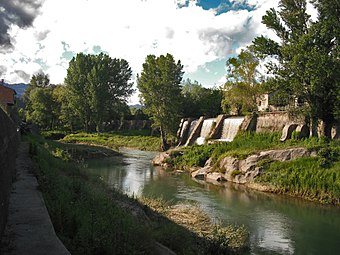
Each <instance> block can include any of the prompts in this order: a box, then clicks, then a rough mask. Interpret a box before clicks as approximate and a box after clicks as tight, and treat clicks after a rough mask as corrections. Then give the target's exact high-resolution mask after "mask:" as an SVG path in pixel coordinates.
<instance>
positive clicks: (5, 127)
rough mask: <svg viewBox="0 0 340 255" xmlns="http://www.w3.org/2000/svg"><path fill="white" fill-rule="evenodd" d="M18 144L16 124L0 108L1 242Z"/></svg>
mask: <svg viewBox="0 0 340 255" xmlns="http://www.w3.org/2000/svg"><path fill="white" fill-rule="evenodd" d="M18 142H19V136H18V133H17V129H16V126H15V124H14V122H13V121H12V120H11V119H10V118H9V117H8V116H7V114H6V113H5V112H4V111H3V110H2V109H1V108H0V240H1V236H2V234H3V231H4V228H5V225H6V221H7V211H8V203H9V195H10V191H11V186H12V180H13V179H14V177H15V157H16V152H17V147H18Z"/></svg>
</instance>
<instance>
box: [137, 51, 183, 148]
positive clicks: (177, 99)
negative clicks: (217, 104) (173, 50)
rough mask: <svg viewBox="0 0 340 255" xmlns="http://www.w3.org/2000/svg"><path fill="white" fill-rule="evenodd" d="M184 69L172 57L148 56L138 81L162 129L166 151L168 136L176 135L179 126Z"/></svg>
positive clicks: (155, 122) (156, 124)
mask: <svg viewBox="0 0 340 255" xmlns="http://www.w3.org/2000/svg"><path fill="white" fill-rule="evenodd" d="M182 69H183V66H182V64H181V62H180V61H178V62H177V63H176V62H175V60H174V58H173V56H172V55H171V54H167V55H165V56H164V55H161V56H159V57H156V56H155V55H148V56H147V57H146V59H145V62H144V64H143V70H142V72H141V74H140V75H138V77H137V87H138V89H139V91H140V93H141V94H140V98H141V102H142V104H144V106H145V112H146V113H147V114H148V115H149V116H150V117H151V119H152V121H153V126H154V127H156V128H159V129H160V133H161V139H162V149H163V150H165V149H167V144H166V134H167V133H170V134H175V132H176V129H177V127H178V123H179V118H180V112H181V103H182V94H181V85H180V84H181V80H182V76H183V72H182Z"/></svg>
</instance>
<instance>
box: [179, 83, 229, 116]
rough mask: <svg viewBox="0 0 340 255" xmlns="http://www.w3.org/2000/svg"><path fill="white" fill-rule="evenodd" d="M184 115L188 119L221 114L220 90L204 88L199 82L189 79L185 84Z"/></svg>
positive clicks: (183, 90)
mask: <svg viewBox="0 0 340 255" xmlns="http://www.w3.org/2000/svg"><path fill="white" fill-rule="evenodd" d="M182 94H183V97H184V102H183V115H184V116H186V117H199V116H206V117H213V116H217V115H218V114H220V113H221V111H222V109H221V101H222V92H221V90H220V89H214V88H204V87H203V86H202V85H201V84H199V83H198V82H197V81H194V82H192V81H191V80H190V79H187V80H186V81H185V82H184V83H183V88H182Z"/></svg>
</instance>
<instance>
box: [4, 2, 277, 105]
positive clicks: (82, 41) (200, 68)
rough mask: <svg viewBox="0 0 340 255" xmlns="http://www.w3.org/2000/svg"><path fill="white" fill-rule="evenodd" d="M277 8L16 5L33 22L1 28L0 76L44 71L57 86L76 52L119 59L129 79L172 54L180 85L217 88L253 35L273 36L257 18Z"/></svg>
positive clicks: (10, 78) (20, 78)
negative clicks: (150, 59) (151, 58)
mask: <svg viewBox="0 0 340 255" xmlns="http://www.w3.org/2000/svg"><path fill="white" fill-rule="evenodd" d="M39 1H40V2H39ZM37 2H39V3H40V5H37ZM29 3H31V5H30V4H29ZM277 3H278V0H100V1H98V0H72V1H69V0H58V1H56V0H35V1H34V0H22V1H20V2H18V3H17V5H16V8H18V9H19V8H21V12H20V13H24V14H27V16H29V17H34V19H32V20H33V21H32V23H31V24H30V26H25V27H20V26H18V25H17V24H15V23H13V24H12V25H10V26H9V27H7V34H5V35H6V36H7V37H8V38H10V39H11V44H12V48H6V47H4V46H3V45H2V46H1V45H0V59H1V62H0V75H1V78H4V79H5V81H6V82H8V83H18V82H28V81H29V80H30V77H31V76H32V75H33V74H34V73H37V72H39V71H43V72H45V73H47V74H48V75H49V76H50V80H51V82H52V83H55V84H60V83H63V81H64V78H65V76H66V70H67V67H68V63H69V61H70V59H71V58H72V57H73V56H74V55H75V54H77V53H78V52H85V53H91V54H96V53H98V52H101V51H104V52H106V53H108V54H109V55H110V56H111V57H113V58H115V57H116V58H124V59H126V60H127V61H128V62H129V63H130V66H131V67H132V69H133V72H134V77H135V75H136V74H137V73H140V72H141V69H142V64H143V62H144V60H145V57H146V56H147V55H148V54H155V55H160V54H166V53H171V54H172V55H173V56H174V57H175V59H176V60H181V62H182V64H183V65H184V71H185V74H184V78H185V79H186V78H190V79H192V80H197V81H198V82H199V83H201V84H203V85H204V86H206V87H213V86H220V85H222V84H223V83H224V79H225V76H226V70H225V62H226V60H227V59H228V57H230V56H235V55H237V53H238V52H239V51H240V49H241V48H243V47H245V46H247V45H249V44H250V43H251V41H252V40H253V39H254V37H255V36H258V35H261V34H263V35H265V36H269V37H273V34H272V33H271V32H270V31H268V30H267V29H266V28H265V26H264V25H263V24H261V18H262V16H263V15H264V14H265V11H266V10H268V9H269V8H271V7H277ZM1 5H3V4H1V3H0V10H1V11H3V9H1V8H6V7H4V6H1ZM39 6H40V8H37V7H39ZM4 10H6V9H4ZM18 13H19V12H18ZM0 25H1V24H0ZM0 39H1V38H0ZM137 102H138V93H136V94H135V95H134V96H133V97H132V98H131V99H130V103H137Z"/></svg>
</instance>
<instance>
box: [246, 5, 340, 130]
mask: <svg viewBox="0 0 340 255" xmlns="http://www.w3.org/2000/svg"><path fill="white" fill-rule="evenodd" d="M313 3H314V5H315V7H316V8H317V10H318V12H319V13H318V14H319V17H318V20H317V21H316V22H312V21H311V20H310V16H309V15H308V14H307V11H306V0H281V1H280V5H279V7H280V10H279V11H276V10H274V9H270V10H269V11H267V13H266V15H265V16H264V17H263V23H264V24H265V25H266V26H267V27H268V28H269V29H271V30H273V31H274V32H275V33H276V35H277V36H278V37H279V39H280V43H276V42H274V41H271V40H270V39H267V38H265V37H263V36H261V37H257V38H255V40H254V41H253V45H252V46H251V48H252V49H253V50H254V51H255V52H256V55H257V56H259V57H262V58H264V57H267V56H271V57H275V58H276V60H277V61H278V64H275V63H273V62H272V63H271V64H270V65H268V69H269V72H270V73H271V74H273V75H274V79H275V81H274V82H273V81H271V82H270V83H268V85H272V86H271V87H270V88H269V91H270V92H273V93H274V94H276V95H280V96H279V98H292V99H298V100H300V101H303V102H305V104H304V106H305V108H306V109H307V111H306V115H307V116H309V117H311V118H312V119H313V120H314V123H317V120H318V119H321V120H322V121H323V122H324V123H326V124H325V129H324V131H323V133H324V135H326V136H330V126H331V124H332V122H333V121H334V119H335V118H338V115H339V114H338V113H339V112H340V111H339V103H338V101H339V100H338V98H337V97H338V96H337V95H338V94H339V91H340V89H339V87H340V85H339V84H340V78H339V77H340V76H339V71H338V70H339V68H340V57H339V56H340V55H339V47H337V46H338V45H339V38H340V18H339V16H340V15H339V14H340V3H339V1H335V2H334V1H330V0H324V1H319V0H315V1H313ZM281 101H282V100H281ZM289 101H291V102H294V101H295V100H289ZM277 104H281V102H277ZM312 129H313V130H315V128H312Z"/></svg>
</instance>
